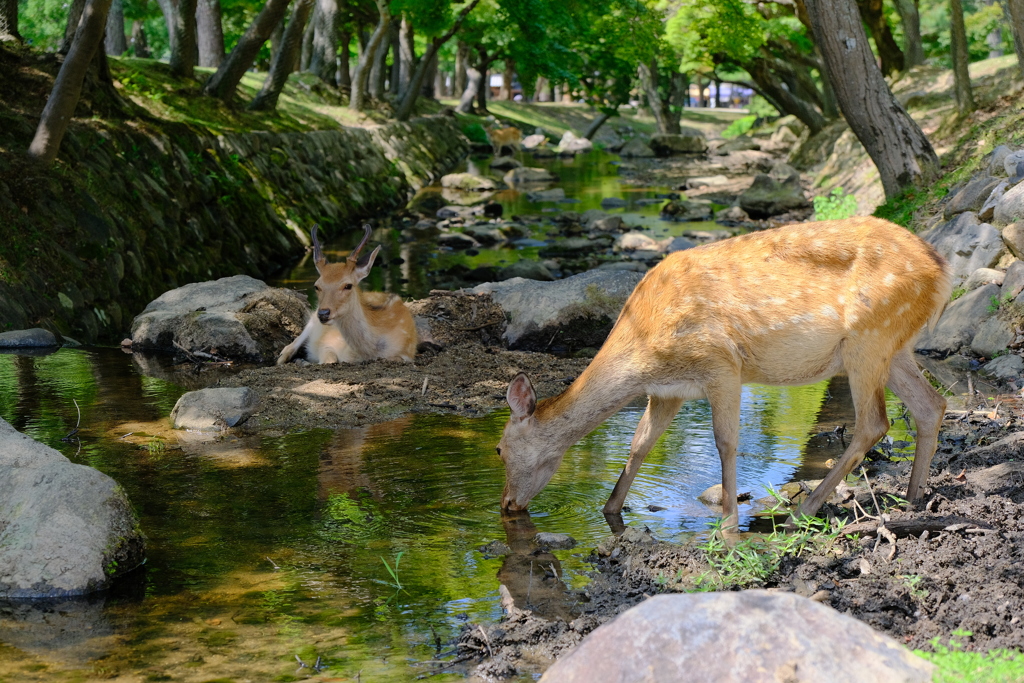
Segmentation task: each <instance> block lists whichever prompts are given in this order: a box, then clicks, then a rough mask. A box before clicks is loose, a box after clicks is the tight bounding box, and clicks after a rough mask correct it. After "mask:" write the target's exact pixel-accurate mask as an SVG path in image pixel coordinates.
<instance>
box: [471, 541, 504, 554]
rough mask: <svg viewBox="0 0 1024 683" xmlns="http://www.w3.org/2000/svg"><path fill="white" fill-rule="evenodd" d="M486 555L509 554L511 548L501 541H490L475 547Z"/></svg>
mask: <svg viewBox="0 0 1024 683" xmlns="http://www.w3.org/2000/svg"><path fill="white" fill-rule="evenodd" d="M477 550H479V551H480V552H481V553H483V554H484V555H485V556H486V557H501V556H502V555H511V554H512V549H511V548H509V547H508V546H507V545H505V544H504V543H502V542H501V541H491V542H490V543H485V544H484V545H482V546H480V547H479V548H477Z"/></svg>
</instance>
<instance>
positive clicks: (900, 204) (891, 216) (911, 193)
mask: <svg viewBox="0 0 1024 683" xmlns="http://www.w3.org/2000/svg"><path fill="white" fill-rule="evenodd" d="M945 195H946V191H945V188H943V190H942V191H941V193H937V191H936V190H929V189H923V188H919V187H908V188H906V189H904V190H903V192H901V193H900V194H899V195H897V196H896V197H893V198H892V199H889V200H887V201H886V202H885V203H884V204H882V205H881V206H879V207H878V208H877V209H875V213H874V215H875V216H877V217H879V218H884V219H885V220H887V221H892V222H893V223H895V224H896V225H902V226H903V227H904V228H907V229H908V230H911V231H913V230H914V229H915V224H914V218H915V214H916V213H917V212H918V211H919V210H920V209H921V208H923V207H924V206H925V204H927V203H928V202H929V201H931V200H932V199H933V198H939V197H944V196H945Z"/></svg>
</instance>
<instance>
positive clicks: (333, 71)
mask: <svg viewBox="0 0 1024 683" xmlns="http://www.w3.org/2000/svg"><path fill="white" fill-rule="evenodd" d="M313 17H314V19H315V22H314V24H313V53H312V56H311V57H310V60H309V70H310V71H312V72H313V73H315V74H316V75H317V77H318V78H319V79H320V80H321V81H323V82H324V83H330V84H331V85H337V78H338V19H339V10H338V0H317V11H316V13H315V14H314V15H313Z"/></svg>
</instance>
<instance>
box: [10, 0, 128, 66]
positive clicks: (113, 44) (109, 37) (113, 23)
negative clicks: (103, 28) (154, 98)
mask: <svg viewBox="0 0 1024 683" xmlns="http://www.w3.org/2000/svg"><path fill="white" fill-rule="evenodd" d="M3 1H4V0H0V2H3ZM103 49H104V50H105V51H106V53H107V54H108V55H113V56H115V57H120V56H121V55H123V54H124V53H125V52H127V51H128V39H127V38H125V35H124V4H123V2H122V0H112V1H111V3H110V11H109V12H107V33H106V36H105V37H104V39H103Z"/></svg>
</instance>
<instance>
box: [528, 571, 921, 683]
mask: <svg viewBox="0 0 1024 683" xmlns="http://www.w3.org/2000/svg"><path fill="white" fill-rule="evenodd" d="M933 669H934V666H933V665H932V664H931V663H929V662H927V661H925V660H923V659H921V658H920V657H917V656H916V655H914V654H912V653H911V652H910V651H909V650H906V649H904V648H903V647H902V646H900V645H899V644H898V643H896V641H894V640H892V639H891V638H889V637H888V636H885V635H882V634H881V633H878V632H876V631H875V630H873V629H872V628H871V627H870V626H868V625H867V624H865V623H863V622H861V621H858V620H857V619H854V618H853V617H849V616H846V615H844V614H840V613H839V612H837V611H836V610H834V609H832V608H831V607H827V606H825V605H822V604H820V603H817V602H814V601H812V600H809V599H807V598H803V597H800V596H798V595H796V594H794V593H770V592H768V591H764V590H747V591H739V592H736V593H694V594H679V595H657V596H655V597H653V598H649V599H647V600H645V601H643V602H642V603H640V604H639V605H637V606H636V607H633V608H631V609H629V610H627V611H625V612H623V613H622V614H620V615H619V616H618V617H616V618H615V619H614V620H613V621H611V622H609V623H607V624H605V625H603V626H601V627H600V628H598V629H597V630H595V631H593V632H592V633H591V634H590V635H588V636H587V637H586V638H584V639H583V642H581V643H580V644H579V646H577V648H576V649H575V650H573V651H572V652H570V653H569V654H568V655H566V656H565V657H563V658H562V659H559V660H558V661H557V662H555V664H554V665H553V666H552V667H551V668H549V669H548V670H547V672H546V673H545V674H544V676H543V677H542V678H541V683H556V682H557V683H656V682H660V681H686V682H687V683H703V682H704V681H707V682H708V683H719V682H720V681H765V682H768V681H772V682H782V681H785V682H786V683H820V682H821V681H828V682H829V683H863V681H872V682H873V683H929V682H930V681H931V680H932V671H933Z"/></svg>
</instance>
